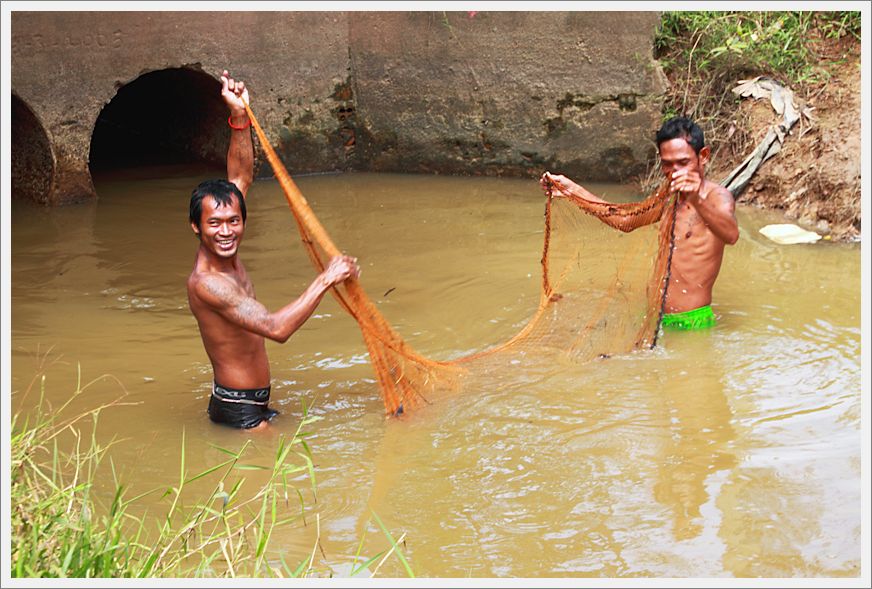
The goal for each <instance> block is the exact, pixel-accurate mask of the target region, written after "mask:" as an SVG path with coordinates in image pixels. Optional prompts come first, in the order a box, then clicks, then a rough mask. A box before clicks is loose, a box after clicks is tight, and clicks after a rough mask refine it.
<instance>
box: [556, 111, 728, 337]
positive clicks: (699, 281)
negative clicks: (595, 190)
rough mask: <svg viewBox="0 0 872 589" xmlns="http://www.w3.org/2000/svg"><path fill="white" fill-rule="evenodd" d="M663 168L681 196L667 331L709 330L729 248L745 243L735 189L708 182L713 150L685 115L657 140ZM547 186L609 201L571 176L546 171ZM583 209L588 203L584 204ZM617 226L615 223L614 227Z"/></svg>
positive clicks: (620, 223) (630, 223)
mask: <svg viewBox="0 0 872 589" xmlns="http://www.w3.org/2000/svg"><path fill="white" fill-rule="evenodd" d="M656 142H657V149H658V151H659V153H660V170H661V171H662V172H663V175H664V176H666V177H667V178H669V179H670V180H671V184H670V188H671V190H672V191H673V192H676V193H677V194H678V210H677V211H676V215H675V248H674V249H673V252H672V266H671V271H670V276H669V284H668V286H667V291H666V308H665V309H664V313H665V314H664V316H663V323H662V325H663V327H664V328H669V329H705V328H709V327H711V326H713V325H714V324H715V322H716V320H715V315H714V313H713V312H712V309H711V302H712V287H713V286H714V284H715V280H716V279H717V277H718V273H719V272H720V270H721V262H722V261H723V259H724V248H725V246H726V245H727V244H729V245H733V244H734V243H736V241H737V240H738V239H739V226H738V224H737V223H736V215H735V210H736V203H735V200H734V199H733V195H732V194H731V193H730V191H729V190H727V189H726V188H724V187H723V186H721V185H720V184H717V183H715V182H712V181H710V180H706V179H705V166H706V164H707V163H708V161H709V157H710V156H711V151H710V149H709V148H708V146H706V145H705V139H704V137H703V132H702V129H700V128H699V126H697V125H696V124H695V123H694V122H693V121H691V120H690V119H688V118H685V117H675V118H673V119H670V120H669V121H666V123H664V124H663V126H662V127H661V128H660V130H659V131H658V132H657V136H656ZM541 182H542V186H543V188H546V189H547V188H548V187H549V186H550V187H551V189H552V191H553V192H554V193H558V192H559V193H563V194H565V195H572V196H575V197H577V198H580V199H582V200H583V201H588V202H595V203H607V201H605V200H603V199H601V198H600V197H598V196H596V195H594V194H592V193H591V192H588V191H587V190H586V189H585V188H583V187H582V186H580V185H578V184H576V183H575V182H573V181H572V180H570V179H569V178H567V177H565V176H560V175H552V174H551V173H549V172H545V173H544V174H543V175H542V181H541ZM582 206H583V203H582ZM615 217H616V216H614V217H613V218H612V219H611V220H610V221H609V222H608V223H609V225H612V226H613V227H615V228H617V229H620V230H622V231H632V230H634V229H637V228H639V227H642V226H644V225H650V224H652V223H656V222H657V221H659V220H660V219H659V217H655V216H654V215H653V214H652V215H639V216H636V217H632V216H625V217H623V218H615ZM613 223H614V224H613Z"/></svg>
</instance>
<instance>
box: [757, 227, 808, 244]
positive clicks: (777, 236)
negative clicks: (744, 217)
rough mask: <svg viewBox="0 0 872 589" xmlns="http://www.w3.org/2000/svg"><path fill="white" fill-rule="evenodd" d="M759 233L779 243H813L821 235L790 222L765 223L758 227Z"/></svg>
mask: <svg viewBox="0 0 872 589" xmlns="http://www.w3.org/2000/svg"><path fill="white" fill-rule="evenodd" d="M760 233H762V234H763V235H765V236H766V237H768V238H769V239H771V240H772V241H774V242H775V243H779V244H781V245H790V244H794V243H815V242H816V241H818V240H819V239H820V238H821V236H820V235H818V234H817V233H815V232H814V231H806V230H805V229H803V228H802V227H797V226H796V225H792V224H790V223H778V224H775V225H766V226H765V227H763V228H761V229H760Z"/></svg>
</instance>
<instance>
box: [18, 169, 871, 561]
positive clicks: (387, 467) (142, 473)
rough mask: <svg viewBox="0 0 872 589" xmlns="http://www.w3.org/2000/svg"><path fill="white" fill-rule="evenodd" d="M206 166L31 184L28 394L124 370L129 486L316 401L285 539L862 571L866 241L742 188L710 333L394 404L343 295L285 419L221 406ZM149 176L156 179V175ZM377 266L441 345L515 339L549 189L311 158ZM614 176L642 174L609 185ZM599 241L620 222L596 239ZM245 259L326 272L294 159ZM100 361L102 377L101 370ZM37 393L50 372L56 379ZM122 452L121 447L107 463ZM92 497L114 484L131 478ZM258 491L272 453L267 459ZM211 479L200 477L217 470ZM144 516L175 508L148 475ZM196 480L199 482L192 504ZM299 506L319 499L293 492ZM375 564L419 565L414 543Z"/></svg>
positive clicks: (259, 196) (260, 441)
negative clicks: (798, 226)
mask: <svg viewBox="0 0 872 589" xmlns="http://www.w3.org/2000/svg"><path fill="white" fill-rule="evenodd" d="M203 177H204V175H203V172H202V171H200V170H191V169H187V170H178V169H173V170H169V169H164V170H159V171H155V173H154V174H153V175H152V176H151V177H150V178H147V179H143V178H142V177H138V178H135V179H134V178H131V177H125V176H123V175H116V176H115V177H114V178H105V179H103V180H102V181H101V182H100V183H98V190H99V193H100V201H99V203H93V204H87V205H80V206H71V207H65V208H54V209H44V208H38V207H34V206H31V205H28V204H26V203H23V202H19V201H16V202H14V203H13V206H12V269H11V278H12V280H11V304H12V338H11V344H12V348H11V357H12V375H11V381H12V391H13V398H12V409H13V411H18V410H22V409H26V408H27V407H28V406H30V405H32V403H33V402H34V400H35V397H36V395H37V394H38V391H36V390H35V389H34V390H32V391H31V392H30V393H29V394H27V395H25V391H26V390H27V388H28V386H29V385H30V383H31V381H32V379H33V378H34V375H35V374H37V372H38V371H39V370H40V366H42V367H44V369H45V373H46V381H45V395H46V397H47V398H48V400H49V401H50V402H51V403H52V404H53V405H55V406H57V405H59V404H60V403H62V402H63V401H64V400H65V399H67V398H68V397H69V396H70V393H71V391H73V390H74V389H75V388H76V383H77V379H81V382H82V383H83V384H84V383H89V382H91V381H95V382H94V383H93V384H91V385H89V386H88V388H87V389H86V392H85V394H83V395H82V396H81V397H80V398H79V400H78V401H77V402H76V406H75V407H72V408H71V410H79V409H87V408H91V407H96V406H97V405H98V404H100V403H102V402H106V401H109V400H111V399H113V398H115V397H116V396H117V395H118V393H119V392H120V391H121V390H122V389H123V390H126V391H128V392H129V396H128V397H127V400H128V401H133V402H135V403H136V404H135V405H131V406H124V407H115V408H111V409H108V410H106V411H105V412H104V413H103V414H102V415H101V417H100V421H99V428H98V432H99V436H100V439H102V440H110V439H113V438H117V439H118V440H119V442H118V443H117V444H116V445H115V446H114V447H113V448H112V449H111V451H110V454H111V456H112V459H113V461H114V462H115V465H116V469H117V470H118V472H119V473H120V476H121V478H122V479H123V480H124V481H125V482H126V483H127V484H128V486H129V488H130V491H129V492H130V493H135V492H138V491H144V490H148V489H152V488H163V487H169V486H172V485H174V484H176V481H177V479H178V472H179V465H180V455H181V445H182V438H183V435H184V439H185V440H186V441H185V444H186V448H185V456H186V462H187V467H188V470H189V472H190V473H191V474H193V473H194V472H199V471H201V470H205V469H206V468H208V467H210V466H212V465H214V464H216V463H218V462H219V461H221V460H223V454H222V453H221V452H220V451H219V450H217V449H216V447H224V448H239V447H241V445H242V443H243V442H244V441H245V440H246V439H251V440H252V441H253V442H254V444H253V448H252V450H251V452H250V453H249V455H248V459H247V461H248V462H249V463H255V464H264V465H268V464H270V463H271V458H272V455H273V454H274V452H275V448H276V446H277V444H278V440H279V437H280V436H282V435H288V434H290V433H292V432H293V431H294V430H295V429H296V427H297V424H298V422H299V419H300V416H301V415H302V412H303V406H304V405H305V406H306V407H308V408H309V411H310V413H311V414H314V415H317V416H320V417H321V418H322V420H321V421H318V422H317V423H315V424H313V425H312V426H310V428H309V429H310V431H311V433H312V436H311V438H310V445H311V448H312V452H313V455H314V457H315V462H316V477H317V503H316V502H315V501H314V498H313V497H312V492H311V490H310V489H309V486H308V482H307V481H305V480H303V479H299V480H297V481H295V484H296V485H297V486H298V488H300V490H301V493H302V494H303V497H304V500H305V501H306V503H307V509H308V512H307V525H305V526H304V525H302V524H300V525H293V526H291V527H287V528H283V529H281V530H280V531H277V532H276V533H275V534H274V536H273V539H272V544H271V545H272V547H273V550H274V556H276V557H277V556H278V554H282V555H283V556H284V557H285V559H286V560H287V561H288V562H290V563H297V562H300V561H301V560H303V559H304V558H306V557H307V556H308V555H309V554H310V553H311V552H312V547H313V543H314V540H315V533H316V532H315V525H313V524H314V521H315V515H314V514H315V513H318V514H319V516H318V517H319V518H320V530H321V537H320V541H321V546H322V548H323V554H322V553H321V552H320V551H319V552H318V555H317V559H316V562H317V564H318V565H320V566H322V567H324V568H323V570H326V567H330V568H331V569H332V570H333V574H334V575H338V576H342V575H344V574H348V571H350V566H351V562H352V561H353V558H354V555H355V553H356V552H357V550H358V544H359V543H360V541H361V539H362V538H363V549H362V551H361V552H362V554H364V555H370V556H371V555H373V554H376V553H377V552H379V551H381V550H385V549H387V548H389V544H388V541H387V540H386V539H385V537H384V535H383V534H381V532H380V531H379V530H378V528H377V527H376V526H375V525H374V524H373V523H372V521H371V512H372V511H374V512H375V513H377V514H378V515H379V516H380V517H381V519H382V520H383V521H384V522H385V524H386V525H387V526H388V527H389V528H390V529H391V531H392V533H393V534H394V537H399V536H400V535H401V534H403V533H405V554H406V555H407V557H408V558H409V559H410V562H411V565H412V567H413V568H414V570H415V572H416V574H417V575H419V576H430V577H467V576H473V577H503V576H513V577H537V576H538V577H564V576H597V577H603V576H605V577H624V576H627V577H630V576H637V577H644V576H658V577H659V576H666V577H720V576H775V577H793V576H800V577H802V576H856V575H859V570H860V535H861V531H860V530H861V528H860V503H861V476H860V462H861V450H860V445H861V419H860V418H861V407H860V384H861V383H860V381H861V362H860V339H861V335H860V298H861V284H860V280H861V278H860V246H859V245H858V244H834V243H826V242H821V243H818V244H815V245H794V246H779V245H776V244H774V243H772V242H770V241H768V240H767V239H766V238H765V237H763V236H762V235H760V234H759V233H758V229H759V228H760V227H762V226H763V225H765V224H767V223H772V222H780V221H782V219H781V218H780V217H779V216H777V215H775V214H771V213H764V212H761V211H758V210H752V209H746V208H739V210H738V213H737V216H738V218H739V224H740V228H741V237H740V240H739V242H738V243H737V244H736V245H735V246H733V247H731V248H728V251H727V256H726V259H725V262H724V266H723V270H722V273H721V277H720V279H719V281H718V283H717V285H716V287H715V293H714V296H715V302H714V305H713V308H714V310H715V312H716V314H717V315H718V317H719V324H718V325H717V327H715V328H714V329H712V330H710V331H707V332H699V333H678V334H675V333H669V334H666V335H664V336H663V338H662V339H661V344H662V345H661V346H659V347H658V348H657V349H655V350H652V351H648V352H644V353H636V354H630V355H625V356H619V357H615V358H612V359H610V360H609V361H607V362H588V363H582V364H574V363H571V362H557V363H554V362H551V363H545V364H543V366H542V367H541V369H538V370H535V371H532V372H531V373H529V374H518V373H517V372H514V373H508V372H507V374H506V377H505V379H503V380H502V382H501V381H500V379H497V380H495V381H494V383H493V386H492V387H491V388H489V389H488V390H486V391H484V390H482V391H472V392H469V393H468V394H462V395H459V396H456V397H451V398H448V399H445V400H441V401H437V402H434V403H433V404H432V405H430V406H428V407H426V408H424V409H423V410H421V411H420V412H418V413H416V414H414V415H411V416H407V418H405V419H401V420H396V419H386V418H385V417H384V415H383V405H382V401H381V399H380V397H379V393H378V390H377V388H376V386H375V381H374V379H373V374H372V371H371V369H370V367H369V365H368V363H367V355H366V349H365V347H364V345H363V342H362V339H361V337H360V333H359V330H358V329H357V326H356V324H355V323H354V321H353V320H352V319H351V318H350V317H348V316H347V315H346V314H345V313H344V312H343V311H342V310H341V309H340V308H339V306H338V305H337V304H336V303H335V301H334V300H333V299H332V298H330V297H327V298H325V299H324V302H323V303H322V305H321V306H320V307H319V308H318V310H317V311H316V313H315V315H314V316H313V317H312V318H311V319H310V321H309V322H308V323H306V324H305V325H304V327H303V328H302V329H301V330H300V331H299V332H298V333H297V334H295V335H294V336H293V337H292V338H291V339H290V340H289V341H288V342H287V343H286V344H284V345H279V344H274V343H272V342H269V343H268V353H269V356H270V361H271V366H272V374H273V404H274V406H275V407H276V408H278V409H279V410H280V411H281V415H280V416H279V417H277V418H276V419H275V421H274V423H273V424H272V427H271V428H270V429H269V431H267V432H264V433H260V434H251V433H246V432H238V431H234V430H229V429H226V428H222V427H218V426H215V425H213V424H212V423H211V422H210V421H209V420H208V418H207V416H206V413H205V409H206V405H207V402H208V396H209V391H210V388H209V387H210V378H211V368H210V365H209V363H208V359H207V357H206V355H205V352H204V350H203V347H202V344H201V342H200V339H199V335H198V332H197V327H196V323H195V321H194V319H193V318H192V317H191V315H190V312H189V310H188V308H187V300H186V295H185V279H186V277H187V275H188V274H189V272H190V269H191V265H192V263H193V259H194V252H195V249H196V247H197V242H196V239H195V238H194V236H193V235H192V233H191V230H190V228H189V225H188V223H187V216H186V215H187V199H188V196H189V194H190V190H191V188H192V187H193V186H194V185H195V184H196V183H197V182H198V181H199V180H200V179H202V178H203ZM155 178H156V179H155ZM298 183H299V186H300V188H301V190H302V191H303V193H304V194H305V195H306V196H307V198H308V199H309V202H310V204H311V205H312V207H313V208H314V210H315V211H316V213H317V214H318V215H319V218H320V219H321V221H322V222H323V223H324V225H325V226H326V228H327V230H328V231H329V232H330V234H331V235H332V236H333V238H334V240H335V241H336V242H337V243H338V244H339V245H340V247H341V248H342V249H344V250H345V251H347V252H348V253H351V254H352V255H355V256H357V257H359V259H360V261H361V264H362V267H363V274H362V277H361V283H362V285H363V286H364V288H365V289H366V290H367V291H368V292H369V294H370V295H371V297H372V298H373V299H374V300H375V301H376V302H377V304H378V305H379V307H380V309H381V310H382V312H383V313H384V315H385V316H386V317H387V318H388V320H389V321H390V322H391V323H392V325H394V327H395V328H396V329H397V331H398V332H399V333H400V334H402V335H403V336H404V337H405V338H406V340H407V341H408V342H409V343H410V344H411V345H412V346H413V347H415V348H416V349H417V350H418V351H419V352H421V353H423V354H424V355H427V356H430V357H434V358H437V359H448V358H452V357H457V356H460V355H462V354H464V353H468V352H470V351H475V350H479V349H483V348H485V347H487V346H489V345H493V344H496V343H499V342H501V341H503V340H505V339H507V338H508V337H510V336H511V335H513V334H514V333H515V332H516V331H517V329H518V327H519V326H520V325H522V324H523V322H524V320H525V319H526V318H527V317H529V315H530V313H531V312H532V311H533V310H534V309H535V307H536V303H537V300H538V299H537V297H538V288H539V274H538V272H539V265H538V264H539V255H540V253H541V245H542V244H541V240H542V226H541V224H542V206H543V197H542V194H541V192H540V190H539V188H538V186H537V185H536V183H535V182H534V181H528V180H507V179H492V178H490V179H489V178H445V177H422V176H405V175H379V174H350V175H335V176H312V177H304V178H299V179H298ZM593 188H595V190H598V191H601V192H605V193H606V194H608V195H609V196H611V197H613V198H628V197H629V195H630V191H629V189H627V188H625V187H620V186H594V187H593ZM601 246H602V247H604V248H607V247H612V244H609V243H603V244H602V245H601ZM240 255H241V256H242V258H243V260H244V261H245V263H246V265H247V268H248V271H249V274H250V275H251V276H252V278H253V281H254V285H255V288H256V290H257V294H258V298H259V299H260V300H261V301H262V302H264V303H265V304H266V305H267V306H268V307H270V308H271V309H276V308H278V307H279V306H280V305H282V304H285V303H286V302H288V301H289V300H291V299H292V298H294V297H295V296H297V295H298V294H299V293H300V292H301V291H302V290H303V289H304V288H305V286H306V285H307V284H308V282H309V281H310V280H311V279H312V278H313V271H312V269H311V266H310V264H309V262H308V259H307V258H306V256H305V254H304V252H303V250H302V248H301V247H300V245H299V237H298V236H297V234H296V231H295V228H294V225H293V222H292V218H291V215H290V212H289V211H288V208H287V204H286V203H285V200H284V198H283V196H282V194H281V192H280V190H279V188H278V187H277V185H276V184H275V183H274V182H273V181H269V180H262V181H258V182H256V183H255V185H254V186H253V187H252V190H251V192H250V196H249V221H248V225H247V229H246V236H245V241H244V243H243V245H242V247H241V250H240ZM103 375H109V377H106V378H101V377H102V376H103ZM36 388H38V387H36ZM107 464H108V463H107ZM109 473H110V471H109V470H108V468H107V470H106V473H105V474H106V476H105V477H104V479H103V483H101V487H100V488H99V489H98V496H99V495H100V494H102V495H104V496H105V497H106V498H107V500H108V499H111V491H112V484H111V476H110V474H109ZM240 474H244V475H245V476H246V477H248V478H249V479H250V480H249V483H248V484H247V485H246V487H248V488H251V489H252V490H253V489H254V488H255V487H257V483H258V481H259V480H260V479H259V477H260V476H261V475H260V474H259V473H258V472H257V471H246V472H244V473H240ZM207 487H208V484H205V481H204V484H203V485H202V486H201V487H200V488H196V485H195V487H194V488H192V491H194V492H198V491H202V492H203V493H206V492H207V491H208V489H207ZM143 501H144V502H145V505H144V506H143V507H142V509H145V508H148V510H149V512H150V513H155V514H157V513H160V512H161V509H164V510H165V509H166V505H167V504H166V500H163V501H162V500H160V494H159V493H158V494H155V495H152V496H150V498H146V499H144V500H143ZM190 501H191V502H193V499H191V500H190ZM288 509H289V510H294V509H299V507H298V506H294V504H293V502H292V503H291V504H290V506H289V507H288ZM379 575H383V576H384V575H386V576H403V575H404V571H403V569H402V567H401V565H400V564H399V562H398V561H397V560H396V559H394V558H392V559H389V560H388V561H386V562H385V564H384V565H383V566H382V568H381V570H380V571H379Z"/></svg>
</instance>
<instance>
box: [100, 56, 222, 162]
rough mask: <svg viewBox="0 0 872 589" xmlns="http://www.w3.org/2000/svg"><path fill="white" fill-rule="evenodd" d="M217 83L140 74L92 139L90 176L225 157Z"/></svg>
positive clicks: (189, 73)
mask: <svg viewBox="0 0 872 589" xmlns="http://www.w3.org/2000/svg"><path fill="white" fill-rule="evenodd" d="M228 141H229V133H228V132H227V107H226V106H225V105H224V102H223V100H222V99H221V83H220V82H219V81H218V80H216V79H215V78H213V77H211V76H209V75H208V74H206V73H204V72H202V71H199V70H194V69H187V68H174V69H166V70H159V71H155V72H150V73H147V74H143V75H142V76H140V77H139V78H137V79H135V80H134V81H132V82H130V83H128V84H125V85H124V86H122V87H120V88H119V89H118V92H117V93H116V95H115V97H114V98H113V99H112V101H111V102H109V104H107V105H106V106H105V107H104V108H103V110H102V111H101V112H100V116H99V117H98V118H97V122H96V124H95V125H94V131H93V134H92V136H91V149H90V156H89V165H90V169H91V174H92V176H97V175H99V174H101V173H104V172H108V171H113V170H119V169H130V168H141V167H152V166H167V165H186V164H187V165H190V164H205V165H207V166H209V167H213V166H214V167H218V166H221V165H223V164H224V161H225V157H226V155H227V146H228Z"/></svg>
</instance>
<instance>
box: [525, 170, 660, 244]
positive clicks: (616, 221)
mask: <svg viewBox="0 0 872 589" xmlns="http://www.w3.org/2000/svg"><path fill="white" fill-rule="evenodd" d="M539 183H540V184H541V185H542V189H543V190H545V191H547V190H548V189H549V188H550V189H551V193H552V194H555V195H558V196H559V195H564V196H573V197H575V200H574V202H576V203H577V204H578V205H579V206H580V207H581V208H582V209H584V210H585V211H586V212H588V213H591V214H592V215H595V216H596V217H597V218H598V219H600V220H601V221H602V222H603V223H605V224H606V225H608V226H609V227H612V228H614V229H618V230H619V231H624V232H626V233H629V232H630V231H633V230H634V229H638V228H639V227H644V226H645V225H650V224H651V223H656V222H657V221H658V220H659V219H660V215H661V213H662V209H659V208H654V209H652V210H651V211H649V212H646V213H643V214H641V215H621V214H619V213H613V214H609V215H603V214H602V211H603V207H602V206H598V205H610V204H613V203H610V202H609V201H607V200H603V199H602V198H600V197H598V196H597V195H595V194H594V193H592V192H590V191H589V190H587V189H586V188H585V187H584V186H581V185H580V184H576V183H575V182H573V181H572V180H570V179H569V178H567V177H566V176H562V175H560V174H551V173H550V172H545V173H544V174H542V178H541V179H540V180H539ZM589 204H591V205H593V206H587V205H589Z"/></svg>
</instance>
